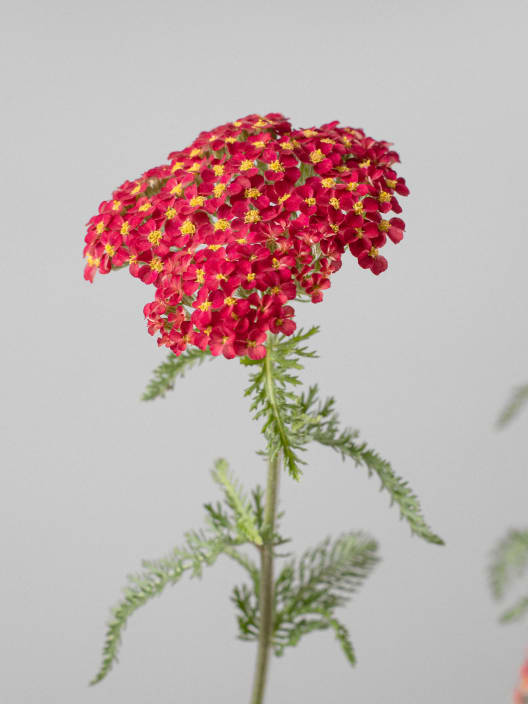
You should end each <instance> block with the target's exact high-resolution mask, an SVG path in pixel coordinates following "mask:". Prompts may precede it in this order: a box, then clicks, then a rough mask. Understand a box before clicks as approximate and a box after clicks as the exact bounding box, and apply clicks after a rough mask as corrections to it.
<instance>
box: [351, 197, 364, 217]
mask: <svg viewBox="0 0 528 704" xmlns="http://www.w3.org/2000/svg"><path fill="white" fill-rule="evenodd" d="M353 207H354V212H355V213H356V215H362V214H363V203H362V202H361V201H360V200H358V202H357V203H354V206H353Z"/></svg>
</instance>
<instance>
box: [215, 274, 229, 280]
mask: <svg viewBox="0 0 528 704" xmlns="http://www.w3.org/2000/svg"><path fill="white" fill-rule="evenodd" d="M215 279H216V280H217V281H222V280H223V281H227V276H225V275H224V274H217V275H216V276H215Z"/></svg>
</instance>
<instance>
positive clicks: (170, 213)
mask: <svg viewBox="0 0 528 704" xmlns="http://www.w3.org/2000/svg"><path fill="white" fill-rule="evenodd" d="M175 215H176V209H175V208H167V210H166V211H165V217H166V218H167V220H172V218H173V217H174V216H175Z"/></svg>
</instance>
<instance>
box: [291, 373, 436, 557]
mask: <svg viewBox="0 0 528 704" xmlns="http://www.w3.org/2000/svg"><path fill="white" fill-rule="evenodd" d="M297 417H298V422H297V432H298V434H299V435H300V436H301V437H302V440H303V441H305V440H306V438H307V437H308V438H311V439H312V440H314V441H316V442H318V443H320V444H321V445H326V446H327V447H331V448H332V449H333V450H335V451H336V452H339V454H340V455H341V458H342V459H343V460H344V459H346V458H347V457H349V458H350V459H352V460H353V461H354V462H355V464H356V465H358V466H363V467H365V468H366V469H367V471H368V473H369V476H371V475H372V474H376V475H377V476H378V477H379V479H380V481H381V488H382V489H384V490H385V491H387V492H388V493H389V494H390V497H391V503H395V504H397V506H398V507H399V509H400V516H401V517H402V518H404V519H405V520H406V521H407V523H408V524H409V526H410V528H411V531H412V532H413V533H415V534H416V535H419V536H420V537H421V538H423V539H424V540H427V541H428V542H430V543H435V544H437V545H443V544H444V541H443V540H442V538H440V537H439V536H438V535H436V534H435V533H433V531H432V530H431V529H430V528H429V526H428V525H427V523H426V522H425V519H424V517H423V515H422V512H421V507H420V502H419V501H418V498H417V496H416V495H415V494H414V493H413V492H412V490H411V488H410V487H409V485H408V484H407V482H406V481H404V480H403V479H401V478H400V477H399V476H398V475H397V474H395V473H394V471H393V469H392V467H391V465H390V464H389V462H387V461H386V460H384V459H382V458H381V457H380V456H379V455H378V454H377V453H376V452H375V451H374V450H371V449H370V448H369V447H368V446H367V444H366V443H364V442H358V440H357V438H358V432H357V431H356V430H351V429H350V428H345V429H344V430H340V424H339V417H338V415H337V413H336V411H335V400H334V399H333V398H331V397H330V398H328V399H326V401H324V403H322V402H320V401H319V398H318V388H317V386H311V387H310V388H309V389H308V392H307V393H306V394H302V395H301V396H299V398H298V414H297Z"/></svg>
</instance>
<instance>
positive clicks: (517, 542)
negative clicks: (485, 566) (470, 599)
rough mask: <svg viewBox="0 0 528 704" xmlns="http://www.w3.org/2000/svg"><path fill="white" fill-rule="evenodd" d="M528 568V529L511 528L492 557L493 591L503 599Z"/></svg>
mask: <svg viewBox="0 0 528 704" xmlns="http://www.w3.org/2000/svg"><path fill="white" fill-rule="evenodd" d="M527 569H528V530H510V531H509V532H508V533H507V534H506V535H505V537H504V538H503V539H502V540H501V541H500V543H499V544H498V545H497V547H496V548H495V550H494V551H493V555H492V558H491V564H490V568H489V578H490V585H491V591H492V593H493V596H494V597H495V598H496V599H502V598H503V596H504V594H505V592H506V590H507V589H508V588H509V587H510V586H511V584H512V582H513V581H514V580H515V579H516V578H517V577H519V576H521V575H522V574H523V573H524V572H525V571H526V570H527Z"/></svg>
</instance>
